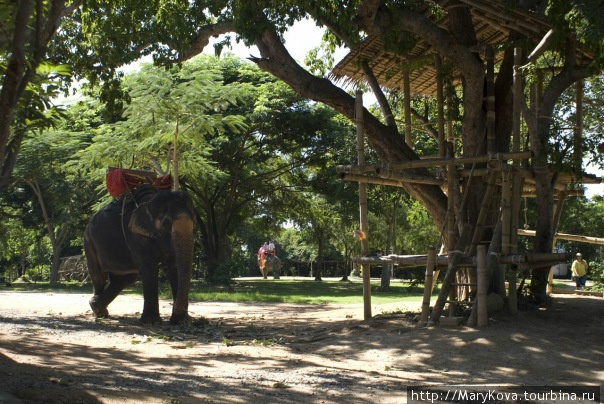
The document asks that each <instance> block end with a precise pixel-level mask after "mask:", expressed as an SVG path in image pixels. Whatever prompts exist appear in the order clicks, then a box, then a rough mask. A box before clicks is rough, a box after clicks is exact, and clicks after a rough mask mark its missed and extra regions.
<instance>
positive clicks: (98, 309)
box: [89, 296, 109, 318]
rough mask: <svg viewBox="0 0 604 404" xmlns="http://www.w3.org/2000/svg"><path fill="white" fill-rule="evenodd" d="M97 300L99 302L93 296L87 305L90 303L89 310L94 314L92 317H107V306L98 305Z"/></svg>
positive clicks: (96, 297)
mask: <svg viewBox="0 0 604 404" xmlns="http://www.w3.org/2000/svg"><path fill="white" fill-rule="evenodd" d="M98 300H99V298H98V296H93V297H92V298H90V300H89V303H90V308H91V309H92V312H93V313H94V315H95V316H96V317H97V318H106V317H109V311H108V310H107V306H103V305H101V304H99V301H98Z"/></svg>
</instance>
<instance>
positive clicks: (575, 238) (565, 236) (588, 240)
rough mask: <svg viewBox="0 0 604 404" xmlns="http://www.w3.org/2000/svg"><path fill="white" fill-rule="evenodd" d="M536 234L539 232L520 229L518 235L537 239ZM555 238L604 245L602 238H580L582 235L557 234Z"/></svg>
mask: <svg viewBox="0 0 604 404" xmlns="http://www.w3.org/2000/svg"><path fill="white" fill-rule="evenodd" d="M536 234H537V232H536V231H535V230H524V229H518V235H520V236H530V237H535V236H536ZM554 237H556V238H557V239H558V240H568V241H577V242H579V243H588V244H597V245H604V238H602V237H590V236H580V235H576V234H567V233H556V234H555V235H554Z"/></svg>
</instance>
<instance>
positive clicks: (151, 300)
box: [84, 185, 195, 324]
mask: <svg viewBox="0 0 604 404" xmlns="http://www.w3.org/2000/svg"><path fill="white" fill-rule="evenodd" d="M194 222H195V215H194V209H193V202H192V200H191V198H190V196H189V195H188V194H187V193H185V192H183V191H158V190H156V189H155V188H153V187H152V186H150V185H144V186H142V187H139V188H136V189H134V190H133V191H131V192H129V193H128V196H122V197H121V198H120V199H118V200H115V201H113V202H112V203H110V204H108V205H106V206H105V207H103V208H102V209H101V210H100V211H98V212H97V213H96V214H95V215H94V216H93V217H92V219H91V220H90V223H89V224H88V226H87V227H86V230H85V232H84V251H85V254H86V261H87V264H88V271H89V273H90V278H91V280H92V285H93V289H94V295H93V297H92V298H91V299H90V307H91V308H92V311H93V312H94V314H95V315H96V316H97V317H107V316H108V315H109V312H108V310H107V306H108V305H109V304H110V303H111V302H112V301H113V300H114V299H115V298H116V297H117V296H118V295H119V293H120V292H121V291H122V290H123V289H124V288H125V287H127V286H129V285H131V284H132V283H134V282H135V281H136V280H137V277H138V276H139V275H140V277H141V280H142V283H143V296H144V306H143V312H142V315H141V321H142V322H143V323H161V317H160V314H159V300H158V299H159V298H158V278H159V263H162V264H163V265H164V266H165V267H166V268H167V272H168V278H169V280H170V286H171V289H172V298H173V307H172V315H171V317H170V323H172V324H178V323H181V322H188V321H190V317H189V314H188V307H189V289H190V286H191V272H192V263H193V229H194Z"/></svg>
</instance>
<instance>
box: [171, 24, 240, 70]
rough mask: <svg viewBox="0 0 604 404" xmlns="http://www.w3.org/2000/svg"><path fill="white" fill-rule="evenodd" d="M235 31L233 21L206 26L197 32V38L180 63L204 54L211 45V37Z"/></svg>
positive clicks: (182, 56) (183, 54)
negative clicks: (205, 49) (204, 50)
mask: <svg viewBox="0 0 604 404" xmlns="http://www.w3.org/2000/svg"><path fill="white" fill-rule="evenodd" d="M234 31H235V25H234V24H233V21H221V22H219V23H216V24H213V25H206V26H204V27H203V28H201V29H200V30H199V31H198V32H197V36H196V37H195V39H194V40H193V42H192V43H191V44H189V47H188V48H187V50H186V51H184V52H183V53H182V55H181V56H180V61H185V60H189V59H191V58H192V57H194V56H197V55H199V54H200V53H201V52H203V49H204V48H205V47H206V46H207V45H208V43H210V38H211V37H216V36H218V35H222V34H226V33H229V32H234Z"/></svg>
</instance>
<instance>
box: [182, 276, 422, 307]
mask: <svg viewBox="0 0 604 404" xmlns="http://www.w3.org/2000/svg"><path fill="white" fill-rule="evenodd" d="M422 294H423V289H422V288H420V287H413V288H412V287H410V286H409V285H408V284H403V283H392V284H391V286H390V290H389V291H387V292H382V291H380V290H379V282H374V283H372V285H371V301H372V303H376V304H382V303H397V302H404V301H417V300H419V299H421V296H422ZM190 298H191V300H197V301H229V302H267V303H268V302H272V303H306V304H329V303H331V304H355V303H363V285H362V283H360V282H339V281H322V282H317V281H314V280H247V279H246V280H235V282H234V283H233V284H232V285H230V286H228V287H222V288H218V287H216V286H201V285H200V286H195V287H194V288H193V289H192V291H191V294H190Z"/></svg>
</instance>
